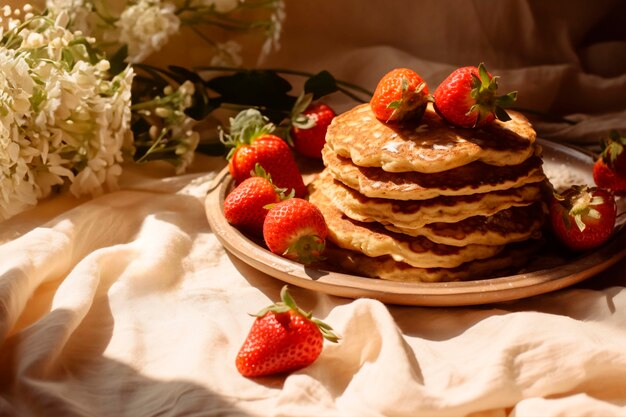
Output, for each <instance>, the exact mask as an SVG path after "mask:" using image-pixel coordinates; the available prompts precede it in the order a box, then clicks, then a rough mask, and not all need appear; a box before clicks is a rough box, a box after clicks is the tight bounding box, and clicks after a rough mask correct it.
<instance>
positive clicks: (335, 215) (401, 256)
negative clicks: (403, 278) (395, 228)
mask: <svg viewBox="0 0 626 417" xmlns="http://www.w3.org/2000/svg"><path fill="white" fill-rule="evenodd" d="M311 191H312V192H311V194H310V195H309V200H310V201H311V202H312V203H313V204H315V205H316V206H317V207H318V208H319V209H320V211H321V212H322V214H323V215H324V219H325V220H326V224H327V226H328V238H329V240H330V241H332V242H333V243H335V244H336V245H337V246H339V247H341V248H344V249H350V250H354V251H357V252H361V253H363V254H365V255H367V256H371V257H377V256H382V255H389V256H391V257H392V258H393V259H394V260H395V261H398V262H406V263H408V264H410V265H411V266H414V267H419V268H454V267H456V266H459V265H461V264H462V263H465V262H468V261H472V260H475V259H484V258H488V257H491V256H494V255H496V254H497V253H498V252H500V251H501V250H502V249H503V248H504V246H502V245H467V246H464V247H456V246H450V245H441V244H437V243H434V242H432V241H430V240H428V239H427V238H425V237H423V236H418V237H411V236H408V235H405V234H401V233H394V232H391V231H389V230H386V229H385V228H384V227H383V226H382V225H381V224H378V223H361V222H357V221H355V220H352V219H350V218H348V217H347V216H345V215H344V214H343V213H342V212H341V211H339V210H338V209H337V208H336V207H335V206H334V205H333V204H332V203H331V202H330V200H329V199H328V198H327V197H326V196H325V195H324V194H323V193H322V192H321V191H319V190H316V189H315V188H314V186H313V187H311Z"/></svg>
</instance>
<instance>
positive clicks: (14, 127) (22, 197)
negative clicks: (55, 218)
mask: <svg viewBox="0 0 626 417" xmlns="http://www.w3.org/2000/svg"><path fill="white" fill-rule="evenodd" d="M28 71H29V67H28V64H27V63H26V61H25V59H24V57H23V56H21V55H20V54H18V53H15V51H9V50H6V49H0V218H2V219H5V218H8V217H11V216H13V215H15V214H17V213H19V212H21V211H24V210H26V209H27V208H29V207H32V206H34V205H35V204H36V203H37V193H38V190H37V185H36V184H35V179H34V176H33V173H32V172H31V170H30V167H29V160H30V155H29V152H25V153H24V154H23V153H22V147H24V148H26V149H27V150H28V148H29V146H28V141H27V140H24V138H23V136H22V135H23V129H24V126H25V124H26V123H27V121H28V119H29V117H30V114H31V108H30V102H29V98H30V96H31V95H32V92H33V89H34V86H35V83H34V81H33V79H32V78H31V77H30V75H29V73H28Z"/></svg>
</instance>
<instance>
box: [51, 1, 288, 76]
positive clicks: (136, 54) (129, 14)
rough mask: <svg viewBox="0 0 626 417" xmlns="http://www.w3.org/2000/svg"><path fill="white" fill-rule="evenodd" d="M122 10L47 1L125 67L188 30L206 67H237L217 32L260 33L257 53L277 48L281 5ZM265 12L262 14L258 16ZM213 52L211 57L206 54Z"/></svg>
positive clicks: (162, 4)
mask: <svg viewBox="0 0 626 417" xmlns="http://www.w3.org/2000/svg"><path fill="white" fill-rule="evenodd" d="M122 3H123V4H122V7H121V8H115V7H113V6H112V5H110V4H109V3H108V2H102V1H95V0H47V1H46V7H47V9H48V11H49V13H51V15H53V16H55V15H58V14H60V13H68V14H69V16H70V28H71V29H73V30H79V31H81V32H82V33H84V34H86V35H88V36H93V37H95V38H96V39H97V40H98V41H100V42H101V45H100V46H101V47H103V48H104V49H106V50H107V51H108V52H109V53H110V54H113V53H115V52H116V51H117V50H118V48H123V50H124V51H125V52H126V53H127V56H126V62H129V63H137V62H143V61H144V60H145V59H146V58H147V57H148V56H150V55H151V54H153V53H155V52H157V51H159V50H160V49H161V48H162V47H163V46H164V45H165V44H166V43H167V42H168V41H169V39H170V38H171V37H172V36H173V35H175V34H177V33H179V29H180V27H181V26H189V27H191V28H192V30H193V31H194V32H195V33H196V34H197V35H198V36H200V37H201V38H202V39H203V40H205V41H206V42H207V45H208V47H209V50H207V55H208V56H211V58H210V62H209V63H210V64H211V65H229V66H238V65H240V64H241V62H242V58H241V45H240V44H239V43H237V42H235V41H234V40H226V41H219V40H217V39H220V38H222V36H221V33H216V31H230V32H232V31H236V32H260V33H262V34H263V36H265V37H266V42H265V44H264V45H263V48H262V53H263V54H267V53H269V52H270V51H271V50H272V49H274V48H277V47H278V39H279V37H280V31H281V27H282V22H283V20H284V18H285V13H284V4H283V0H170V1H163V0H128V1H124V2H122ZM260 9H264V10H265V11H266V12H265V13H259V10H260ZM209 28H210V29H209ZM211 49H212V52H213V53H212V54H211V53H210V52H211Z"/></svg>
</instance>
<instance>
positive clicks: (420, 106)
mask: <svg viewBox="0 0 626 417" xmlns="http://www.w3.org/2000/svg"><path fill="white" fill-rule="evenodd" d="M428 100H429V95H428V86H427V85H426V83H425V82H424V80H422V77H420V76H419V75H418V74H417V73H416V72H415V71H413V70H410V69H408V68H396V69H394V70H392V71H390V72H388V73H387V74H385V75H384V76H383V77H382V78H381V79H380V81H379V82H378V85H377V86H376V91H374V95H373V96H372V99H371V100H370V106H371V107H372V111H373V112H374V115H375V116H376V118H377V119H379V120H382V121H383V122H386V123H388V122H394V121H404V120H411V119H413V120H419V119H420V118H421V117H422V115H423V114H424V109H425V108H426V104H427V103H428Z"/></svg>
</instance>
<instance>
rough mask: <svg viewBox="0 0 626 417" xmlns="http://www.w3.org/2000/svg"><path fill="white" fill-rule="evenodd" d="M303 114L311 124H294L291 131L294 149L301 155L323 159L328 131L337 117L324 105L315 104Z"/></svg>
mask: <svg viewBox="0 0 626 417" xmlns="http://www.w3.org/2000/svg"><path fill="white" fill-rule="evenodd" d="M301 114H303V115H304V116H306V118H307V121H308V122H309V123H307V124H306V125H302V124H296V123H294V126H293V127H292V129H291V139H292V140H293V146H294V149H295V150H296V152H298V153H299V154H301V155H304V156H308V157H310V158H317V159H322V148H323V147H324V144H326V130H327V129H328V125H330V122H332V120H333V118H334V117H335V112H334V111H333V109H332V108H330V107H329V106H328V105H326V104H324V103H313V104H311V105H309V106H308V107H307V108H306V110H304V112H302V113H301Z"/></svg>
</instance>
